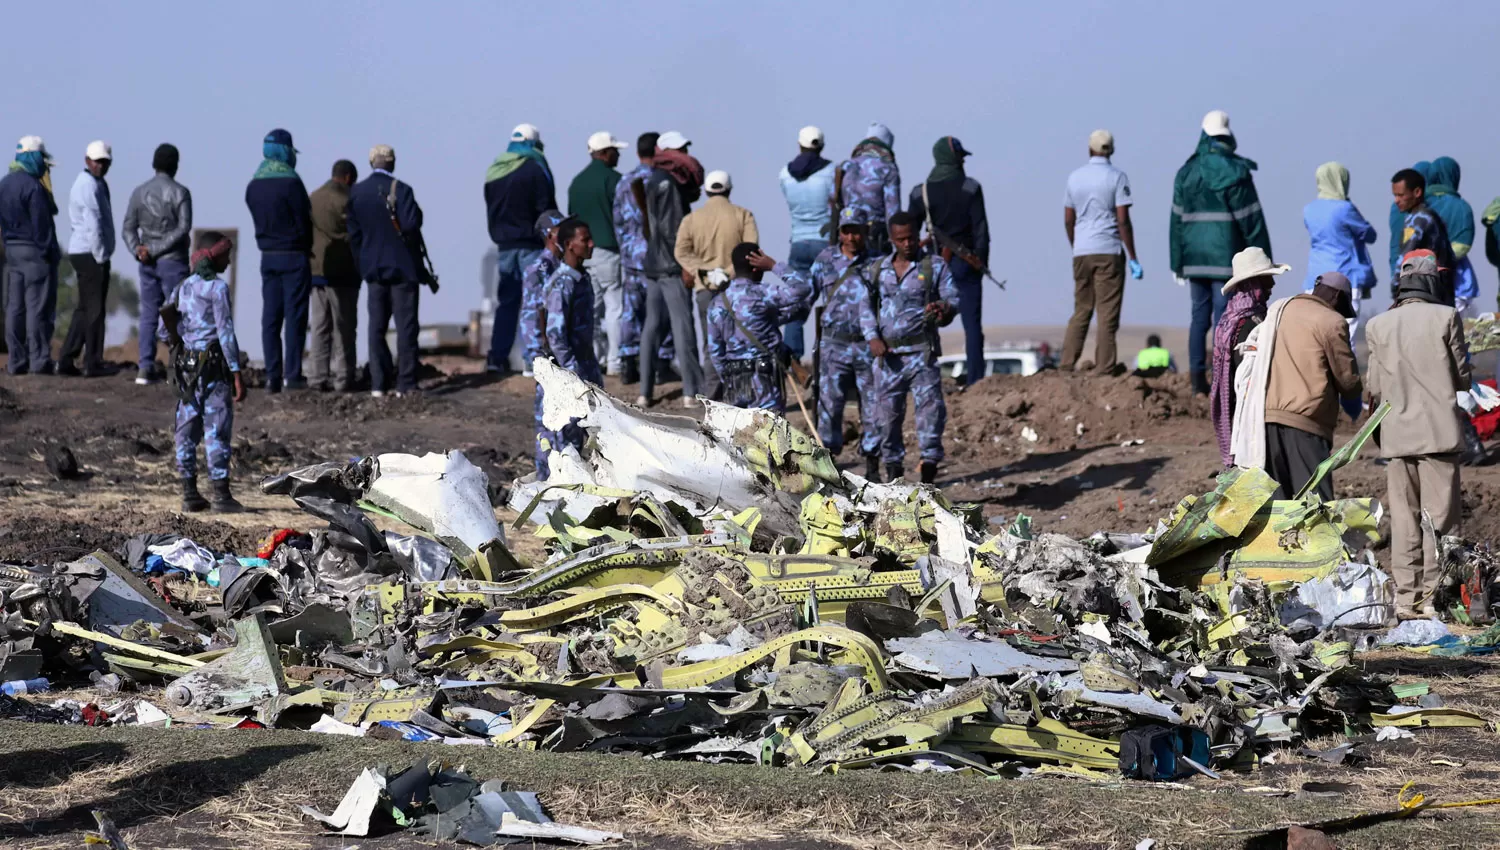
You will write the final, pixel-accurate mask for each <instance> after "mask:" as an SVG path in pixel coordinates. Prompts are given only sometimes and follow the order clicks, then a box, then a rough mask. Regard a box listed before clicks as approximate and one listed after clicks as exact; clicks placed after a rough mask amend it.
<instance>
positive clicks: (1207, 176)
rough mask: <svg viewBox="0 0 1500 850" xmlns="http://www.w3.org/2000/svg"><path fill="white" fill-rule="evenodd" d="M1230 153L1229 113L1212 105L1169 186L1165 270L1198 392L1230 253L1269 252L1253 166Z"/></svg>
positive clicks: (1204, 380) (1203, 386) (1224, 300)
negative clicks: (1181, 305)
mask: <svg viewBox="0 0 1500 850" xmlns="http://www.w3.org/2000/svg"><path fill="white" fill-rule="evenodd" d="M1234 151H1235V139H1234V133H1232V132H1230V130H1229V116H1228V115H1227V114H1226V113H1224V112H1223V111H1221V110H1217V109H1216V110H1214V111H1213V112H1210V113H1208V114H1207V115H1205V116H1204V117H1203V133H1202V134H1201V135H1200V136H1199V137H1198V149H1197V150H1196V151H1194V152H1193V155H1192V156H1190V157H1188V160H1187V162H1185V163H1183V165H1182V168H1180V169H1178V171H1177V179H1176V181H1175V182H1174V183H1173V184H1172V222H1171V249H1172V274H1173V276H1175V277H1176V278H1177V283H1178V285H1180V286H1187V287H1188V288H1189V290H1190V295H1191V296H1192V300H1193V318H1192V323H1191V325H1190V326H1189V329H1188V369H1189V372H1190V373H1191V375H1192V379H1193V392H1195V393H1203V394H1205V395H1207V394H1208V389H1209V386H1208V357H1207V341H1206V337H1207V335H1208V334H1209V333H1210V332H1211V331H1212V330H1213V328H1214V325H1216V324H1218V323H1219V316H1220V315H1221V314H1222V313H1223V312H1224V307H1225V305H1227V304H1228V303H1229V298H1228V296H1226V295H1224V294H1222V292H1221V289H1222V287H1223V285H1224V281H1226V280H1229V278H1230V277H1232V276H1233V275H1234V270H1233V268H1232V261H1233V259H1234V255H1235V254H1237V253H1239V252H1240V251H1242V250H1244V249H1246V248H1249V247H1252V246H1254V247H1257V248H1260V249H1261V250H1263V251H1265V252H1266V255H1267V256H1270V254H1271V235H1270V232H1269V231H1267V230H1266V217H1265V215H1264V213H1262V212H1261V208H1260V198H1259V196H1257V195H1256V193H1255V181H1254V180H1253V179H1252V178H1251V176H1250V172H1252V171H1254V170H1255V168H1256V166H1255V163H1254V162H1253V161H1252V160H1248V159H1246V158H1244V157H1242V156H1239V155H1237V154H1236V153H1235V152H1234Z"/></svg>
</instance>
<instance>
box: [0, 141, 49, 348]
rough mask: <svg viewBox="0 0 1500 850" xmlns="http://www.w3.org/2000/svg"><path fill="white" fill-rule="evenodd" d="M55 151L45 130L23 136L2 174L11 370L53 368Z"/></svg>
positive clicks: (0, 219) (0, 212)
mask: <svg viewBox="0 0 1500 850" xmlns="http://www.w3.org/2000/svg"><path fill="white" fill-rule="evenodd" d="M51 167H52V157H51V156H49V155H48V154H47V145H46V143H45V142H43V141H42V137H41V136H23V137H22V138H21V141H20V142H18V143H17V144H16V160H15V164H14V165H12V166H11V170H10V173H9V174H7V175H5V177H4V179H0V233H4V238H5V286H6V304H5V341H6V343H7V345H8V347H9V348H10V360H9V362H8V363H7V364H6V367H5V369H6V371H7V372H9V373H10V374H12V375H25V374H27V373H28V372H29V373H31V374H34V375H42V374H46V373H49V372H51V371H52V328H53V324H54V322H55V321H56V318H57V317H56V315H55V312H56V310H57V261H58V260H59V259H60V258H61V256H62V255H61V252H60V251H59V250H58V244H57V228H56V225H55V224H54V223H53V221H52V217H53V216H54V215H56V214H57V203H56V202H55V201H54V200H53V198H52V189H51V181H50V179H49V174H50V169H51Z"/></svg>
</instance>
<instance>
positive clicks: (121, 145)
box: [0, 0, 1500, 356]
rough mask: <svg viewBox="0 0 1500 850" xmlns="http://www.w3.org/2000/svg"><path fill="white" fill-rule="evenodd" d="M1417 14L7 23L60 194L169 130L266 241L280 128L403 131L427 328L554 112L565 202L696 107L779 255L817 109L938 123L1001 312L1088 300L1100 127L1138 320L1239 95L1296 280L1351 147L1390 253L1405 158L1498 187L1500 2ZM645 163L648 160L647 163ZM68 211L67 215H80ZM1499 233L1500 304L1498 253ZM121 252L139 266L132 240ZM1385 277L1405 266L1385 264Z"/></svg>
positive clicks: (253, 343) (246, 279) (499, 12)
mask: <svg viewBox="0 0 1500 850" xmlns="http://www.w3.org/2000/svg"><path fill="white" fill-rule="evenodd" d="M1411 14H1412V8H1411V6H1410V5H1409V4H1402V3H1394V2H1389V0H1364V2H1352V0H1341V1H1340V2H1323V1H1322V0H1320V2H1305V0H1303V2H1280V0H1277V2H1263V3H1253V4H1251V3H1246V4H1237V5H1236V4H1206V3H1202V2H1196V3H1185V2H1184V3H1167V2H1163V3H1152V4H1150V5H1149V8H1148V7H1147V4H1143V3H1122V2H1100V0H1094V2H1071V3H1029V2H1028V3H1009V2H993V1H992V2H968V3H965V2H939V0H929V1H928V2H923V3H897V2H887V0H862V2H858V3H854V2H839V3H831V2H815V1H814V0H803V2H790V1H787V2H783V0H773V1H772V2H766V0H760V2H750V3H741V4H724V3H706V2H705V3H693V2H673V0H659V2H654V3H649V4H623V3H604V2H589V1H588V0H574V2H569V3H556V4H552V3H545V4H544V3H524V4H523V3H495V2H489V3H482V2H445V0H432V2H428V3H409V2H408V3H396V2H380V3H376V2H368V3H330V2H302V3H281V2H261V3H224V4H199V3H192V4H190V3H164V2H146V0H137V2H132V3H126V4H119V3H112V4H107V3H82V2H66V1H65V0H59V2H54V3H52V4H50V5H47V6H46V7H45V12H44V14H43V18H44V19H45V20H46V21H50V22H51V23H49V24H47V25H46V26H43V27H39V28H37V29H36V30H35V34H36V37H34V38H29V37H25V36H22V35H20V34H19V33H18V32H16V31H15V30H14V28H12V30H11V37H10V38H8V39H7V45H6V58H7V61H8V63H9V66H10V67H11V69H12V73H11V75H10V78H9V82H8V84H7V85H6V95H5V99H4V108H3V109H0V139H13V138H18V137H20V136H22V135H24V134H29V133H36V134H39V135H41V136H43V137H44V138H45V139H46V140H47V143H48V146H49V148H50V149H51V150H52V151H53V153H54V155H55V156H56V157H57V158H58V161H59V164H58V167H57V170H56V174H55V176H54V179H55V181H56V182H57V185H58V187H59V191H60V192H62V193H66V191H67V187H68V186H70V185H71V183H72V180H73V178H74V176H75V175H76V173H77V171H78V169H79V168H80V167H81V165H82V157H83V149H84V146H85V145H86V144H87V143H88V142H89V141H90V140H91V139H94V138H103V139H106V140H108V141H109V142H110V143H112V144H113V145H114V152H115V158H116V159H115V163H116V164H115V168H114V171H113V172H111V174H110V176H109V180H110V183H111V186H112V188H113V192H114V198H115V207H116V215H117V218H119V217H121V216H123V215H124V208H125V202H126V200H127V198H128V197H129V194H130V190H131V189H132V188H133V187H134V186H135V185H136V184H137V183H139V182H141V181H142V180H145V179H146V178H148V177H149V176H150V171H151V169H150V163H151V151H152V149H153V148H154V147H155V146H156V144H157V143H159V142H162V141H171V142H173V143H175V144H176V145H177V146H178V147H179V148H181V150H182V168H181V172H180V173H179V175H178V177H179V179H180V180H182V181H183V182H184V183H185V184H186V185H187V186H189V187H190V188H191V189H192V191H193V200H194V204H195V207H196V219H197V223H198V224H199V225H205V226H209V225H212V226H239V227H240V228H241V229H242V231H241V232H242V233H244V234H246V235H247V236H248V235H249V232H250V231H249V228H250V217H249V214H248V213H247V211H246V209H245V205H244V188H245V183H246V181H247V180H248V179H249V177H250V175H251V173H252V172H254V170H255V167H256V165H257V164H258V163H259V161H260V143H261V138H262V137H263V136H264V134H265V133H266V131H267V130H270V129H271V128H272V127H286V128H287V129H289V130H291V131H292V133H293V135H294V136H295V137H296V142H297V146H298V148H299V149H300V150H301V151H302V153H301V156H300V160H299V163H298V170H299V171H300V172H301V174H302V176H303V180H304V181H305V182H306V183H307V185H308V189H309V190H311V189H313V188H316V187H317V186H318V185H320V184H321V183H322V182H323V180H325V179H326V177H327V174H328V170H329V168H330V166H331V165H332V162H333V161H334V160H335V159H337V158H340V157H344V158H349V159H352V160H354V161H355V162H356V163H357V164H358V165H359V166H360V171H361V175H362V176H363V174H364V173H365V171H367V165H366V156H367V153H368V150H369V148H370V146H371V145H373V144H376V143H385V144H390V145H392V146H394V147H395V149H396V152H397V157H398V165H397V173H398V175H399V176H400V177H401V178H402V179H403V180H405V181H407V182H408V183H409V184H410V185H412V186H413V187H414V188H415V190H416V194H417V199H418V200H419V201H420V202H421V204H422V206H423V209H424V210H425V212H426V216H427V226H426V233H427V241H428V244H429V245H430V246H431V250H432V254H433V257H434V260H435V261H436V264H437V267H438V271H439V274H440V275H441V276H442V278H443V291H442V293H440V294H439V295H438V296H436V297H426V298H424V301H423V319H424V320H429V321H433V320H454V321H457V320H461V319H463V318H464V317H466V316H467V313H468V310H470V309H471V308H473V307H475V306H477V302H478V300H479V297H480V284H479V280H478V270H479V265H480V258H481V256H482V255H483V253H484V251H485V249H486V248H487V247H488V244H489V243H488V236H487V230H486V227H485V219H484V205H483V200H482V184H483V177H484V172H485V168H486V167H487V166H488V165H489V163H490V161H491V160H492V159H493V158H494V157H495V156H496V154H498V153H499V152H500V151H502V150H503V149H504V147H505V143H506V139H507V136H508V134H509V132H510V130H511V128H512V127H513V126H514V125H516V124H518V123H520V122H523V121H525V122H531V123H533V124H536V125H537V126H538V127H540V128H541V132H542V137H543V140H544V141H545V142H546V143H547V154H548V157H549V160H550V162H551V164H552V166H553V169H554V170H555V171H556V173H557V174H558V177H559V182H560V184H561V185H560V187H559V194H562V193H563V192H564V191H565V187H566V184H567V181H569V180H570V179H571V178H572V176H573V174H575V173H576V172H577V171H578V170H579V169H580V168H582V167H583V165H584V164H585V162H586V153H585V149H584V142H585V139H586V138H587V137H588V135H589V133H591V132H593V131H595V130H600V129H607V130H610V131H612V132H614V133H615V134H616V135H617V136H619V137H620V138H622V139H628V140H630V141H633V140H634V138H635V136H636V135H637V134H638V133H640V132H642V131H644V130H669V129H676V130H681V131H682V132H683V133H685V134H686V135H687V136H688V137H689V138H691V139H693V141H694V143H695V144H694V146H693V153H694V154H696V155H697V156H698V157H699V158H700V159H701V160H702V161H703V163H704V165H705V166H706V167H707V168H709V169H714V168H723V169H726V170H728V171H730V172H731V174H733V176H734V179H735V185H736V189H735V194H734V200H735V201H736V202H738V203H741V204H744V205H745V206H747V207H749V208H750V209H751V210H753V211H754V212H755V214H756V217H757V219H758V220H759V223H760V227H761V234H762V242H763V243H764V244H765V246H766V248H767V250H768V251H769V252H771V253H772V254H773V256H776V257H778V258H785V256H786V239H787V217H786V208H785V205H784V203H783V201H782V198H781V193H780V190H779V187H778V184H777V180H776V175H777V172H778V170H779V169H780V167H781V165H782V164H783V163H784V162H785V161H786V160H788V159H789V158H791V157H792V156H793V155H795V153H796V133H797V130H798V128H800V127H802V126H803V125H805V124H817V125H818V126H820V127H822V128H823V130H824V132H825V133H826V134H827V138H828V154H829V156H830V158H833V157H842V156H844V155H847V153H848V150H849V148H850V147H851V146H852V145H853V144H854V143H856V142H857V141H858V140H859V138H860V136H861V135H862V131H863V130H864V128H865V126H866V125H867V124H868V123H869V122H870V121H872V120H879V121H883V122H885V123H886V124H888V125H889V126H890V127H891V128H892V130H893V131H894V132H895V134H896V146H895V147H896V155H897V161H898V164H899V165H900V166H901V170H902V178H903V195H904V194H905V192H906V191H908V190H909V188H910V187H911V186H912V185H914V184H915V183H916V182H918V181H920V180H921V179H923V177H925V175H926V173H927V171H928V169H929V168H930V167H931V164H932V162H931V155H930V149H931V146H932V143H933V141H934V140H935V139H937V138H938V137H939V136H942V135H948V134H951V135H955V136H958V137H959V138H960V139H962V140H963V142H964V145H965V147H967V148H969V149H970V150H972V151H973V152H974V156H973V158H972V159H970V160H969V173H970V175H971V176H973V177H975V178H977V179H978V180H980V181H981V182H982V183H983V184H984V188H985V194H986V197H987V199H988V205H989V216H990V222H991V229H992V231H993V233H994V249H993V254H992V258H991V259H992V264H993V266H994V268H995V271H996V273H997V275H998V276H1000V277H1002V278H1007V279H1009V281H1010V290H1009V292H1008V293H1006V294H1003V295H1002V294H1000V293H998V292H997V291H996V290H994V289H993V288H992V289H990V290H988V291H987V292H986V294H985V313H986V318H987V319H988V320H989V321H991V322H1005V323H1049V324H1052V323H1059V322H1063V321H1066V319H1067V316H1068V315H1069V314H1070V312H1071V309H1072V298H1071V292H1072V280H1071V266H1070V262H1069V256H1070V255H1069V249H1068V245H1067V241H1066V239H1065V238H1064V235H1063V229H1062V211H1061V209H1060V208H1061V205H1062V189H1063V183H1064V180H1065V179H1066V177H1067V174H1068V172H1069V171H1070V170H1071V169H1073V168H1074V167H1076V166H1077V165H1079V164H1080V163H1081V162H1082V161H1083V160H1084V159H1085V157H1086V155H1087V153H1086V148H1087V137H1088V134H1089V131H1091V130H1093V129H1094V128H1096V127H1107V128H1109V129H1110V130H1112V131H1114V133H1115V137H1116V139H1117V146H1118V152H1117V154H1116V156H1115V163H1116V165H1118V166H1119V167H1120V168H1123V169H1124V170H1125V171H1126V172H1127V173H1128V174H1129V175H1130V179H1131V183H1132V186H1133V189H1134V196H1135V199H1136V204H1135V211H1134V218H1135V221H1136V240H1137V247H1138V249H1139V251H1140V258H1141V261H1142V263H1143V264H1144V265H1145V268H1146V278H1145V280H1143V281H1140V282H1132V283H1131V284H1130V286H1129V288H1128V290H1127V295H1126V300H1125V313H1124V320H1125V322H1126V323H1146V322H1152V323H1155V322H1162V323H1172V324H1183V325H1185V324H1186V323H1187V318H1188V306H1187V299H1186V296H1185V294H1184V293H1183V292H1182V291H1181V290H1179V289H1178V288H1177V287H1176V286H1175V285H1173V283H1172V280H1171V276H1170V274H1169V272H1168V270H1167V236H1166V229H1167V216H1168V208H1169V206H1170V203H1171V185H1172V176H1173V174H1174V173H1175V171H1176V169H1177V168H1178V167H1179V166H1180V165H1181V164H1182V161H1183V160H1184V159H1185V158H1186V157H1187V156H1188V155H1189V154H1190V153H1191V152H1192V149H1193V146H1194V144H1195V143H1196V140H1197V136H1198V124H1199V121H1200V119H1201V118H1202V116H1203V113H1205V112H1206V111H1208V110H1210V109H1216V108H1217V109H1224V110H1227V111H1228V112H1229V114H1230V115H1231V117H1232V121H1233V126H1234V130H1235V133H1236V135H1237V136H1238V138H1239V141H1240V152H1241V153H1242V154H1244V155H1245V156H1248V157H1250V158H1251V159H1254V160H1256V161H1257V162H1259V164H1260V170H1259V171H1258V172H1257V176H1256V184H1257V186H1258V187H1259V189H1260V194H1261V198H1262V200H1263V202H1264V204H1265V207H1266V217H1267V220H1268V221H1269V223H1270V227H1271V236H1272V245H1273V248H1274V254H1275V257H1276V259H1277V260H1278V261H1282V262H1288V263H1290V264H1291V265H1292V266H1293V270H1294V271H1293V273H1292V274H1290V275H1288V276H1287V277H1286V278H1284V281H1286V282H1284V283H1283V284H1282V285H1281V286H1280V287H1279V288H1278V292H1279V293H1283V292H1290V291H1291V290H1292V288H1293V287H1296V286H1300V283H1301V280H1302V275H1303V273H1304V272H1305V263H1306V258H1307V238H1306V234H1305V231H1304V230H1303V227H1302V217H1301V211H1302V207H1303V205H1304V204H1305V203H1306V202H1307V201H1309V200H1311V199H1312V198H1313V197H1314V196H1315V193H1314V188H1313V171H1314V169H1315V168H1316V167H1317V166H1318V165H1319V164H1320V163H1322V162H1325V161H1327V160H1330V159H1337V160H1339V161H1341V162H1343V163H1344V164H1345V165H1347V166H1348V167H1349V170H1350V171H1351V172H1352V174H1353V187H1352V193H1351V194H1352V198H1353V200H1354V201H1355V203H1356V204H1358V205H1359V206H1360V208H1361V210H1362V211H1363V212H1364V213H1365V215H1366V217H1367V218H1369V219H1370V220H1371V222H1372V223H1374V224H1375V225H1376V227H1377V228H1378V229H1379V230H1380V231H1381V241H1380V242H1379V243H1378V244H1377V245H1376V246H1375V249H1374V253H1375V255H1376V256H1377V257H1381V258H1383V257H1384V256H1385V253H1386V250H1387V249H1386V239H1387V238H1388V235H1389V234H1388V233H1387V232H1386V224H1385V220H1386V213H1387V209H1388V207H1389V203H1390V191H1389V184H1388V178H1389V177H1390V175H1391V174H1392V173H1394V172H1395V171H1396V170H1397V169H1398V168H1400V167H1403V166H1407V165H1410V164H1411V163H1412V162H1414V161H1416V160H1418V159H1431V158H1433V157H1435V156H1438V155H1443V154H1446V155H1450V156H1453V157H1454V158H1456V159H1457V160H1458V161H1459V162H1460V163H1461V164H1462V166H1463V169H1464V172H1463V173H1464V177H1463V185H1462V191H1463V194H1464V196H1465V197H1466V198H1467V199H1468V200H1469V202H1470V203H1471V204H1473V205H1474V207H1475V208H1476V211H1477V210H1478V209H1481V208H1482V207H1483V206H1484V205H1485V204H1486V203H1487V202H1488V201H1489V199H1490V198H1491V197H1493V196H1494V195H1495V194H1496V193H1500V165H1497V162H1496V159H1497V155H1496V154H1495V147H1494V140H1495V138H1496V127H1495V126H1493V125H1494V124H1495V122H1496V121H1497V119H1496V118H1495V117H1494V116H1493V115H1492V114H1488V113H1487V112H1486V111H1484V108H1483V107H1484V105H1485V104H1487V103H1490V102H1491V101H1492V98H1491V97H1490V94H1491V92H1490V91H1489V90H1490V89H1491V88H1492V87H1493V86H1494V84H1495V77H1494V71H1493V68H1494V63H1493V53H1494V36H1495V33H1496V32H1500V6H1496V5H1495V4H1493V3H1484V2H1467V3H1465V2H1442V3H1438V4H1434V5H1433V7H1432V11H1431V12H1427V11H1424V12H1422V13H1421V14H1420V16H1419V17H1420V20H1421V22H1422V25H1421V27H1420V30H1421V31H1420V33H1418V32H1414V27H1413V26H1412V25H1411V23H1410V20H1411V17H1410V16H1411ZM1435 33H1440V34H1441V35H1440V36H1435V35H1434V34H1435ZM25 69H30V70H29V71H26V70H25ZM633 164H634V155H633V153H631V152H627V153H626V156H625V159H624V160H623V161H622V165H623V166H624V167H627V168H628V167H630V166H632V165H633ZM59 226H60V227H61V228H63V229H64V230H66V216H65V215H64V216H60V217H59ZM246 243H247V244H245V245H244V246H243V247H242V250H241V253H240V258H241V274H240V293H239V295H238V299H237V301H238V303H237V305H236V315H237V318H238V320H239V327H240V338H241V341H242V344H243V345H244V346H245V347H246V348H247V349H248V350H249V351H251V352H252V353H255V354H258V353H259V348H260V346H259V332H258V327H259V324H258V319H259V277H258V273H257V269H258V262H259V261H258V257H257V255H256V254H255V251H254V243H253V240H250V239H247V240H246ZM1479 253H1480V254H1481V256H1479V257H1476V266H1477V267H1478V270H1479V274H1480V279H1481V285H1482V287H1483V290H1484V294H1483V296H1482V299H1481V303H1482V304H1484V305H1486V306H1489V305H1493V303H1494V302H1493V301H1492V300H1491V299H1492V298H1493V296H1494V292H1495V284H1496V276H1495V272H1494V269H1493V267H1491V266H1490V265H1489V264H1488V263H1486V262H1484V260H1483V258H1482V249H1481V250H1480V252H1479ZM115 261H116V267H117V269H118V270H120V271H123V272H126V273H127V274H131V275H132V276H133V275H134V263H133V262H130V261H129V258H128V257H127V256H126V252H125V250H124V248H123V246H121V247H120V249H119V250H118V252H117V254H116V255H115ZM1377 271H1378V272H1379V274H1380V278H1381V280H1382V282H1384V281H1385V278H1386V272H1385V270H1384V265H1383V263H1377ZM1382 288H1383V287H1382ZM1377 303H1383V299H1379V298H1377ZM361 339H362V337H361ZM360 353H361V356H363V354H364V345H363V342H361V345H360Z"/></svg>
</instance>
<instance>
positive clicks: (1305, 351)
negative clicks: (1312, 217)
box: [1225, 248, 1364, 501]
mask: <svg viewBox="0 0 1500 850" xmlns="http://www.w3.org/2000/svg"><path fill="white" fill-rule="evenodd" d="M1252 251H1253V252H1254V253H1255V254H1257V255H1259V256H1257V257H1256V258H1255V259H1256V260H1258V261H1260V262H1261V263H1262V267H1261V268H1259V269H1256V268H1248V269H1246V268H1243V267H1241V266H1240V265H1239V264H1238V263H1236V274H1235V275H1234V277H1232V278H1230V280H1229V283H1228V284H1225V288H1226V289H1227V288H1229V284H1232V283H1236V282H1238V280H1240V279H1243V278H1245V277H1256V276H1259V275H1261V274H1267V273H1270V274H1280V273H1281V272H1280V271H1276V269H1279V270H1281V271H1284V270H1286V269H1287V266H1285V265H1279V266H1275V267H1273V268H1272V270H1269V271H1268V270H1267V269H1266V268H1265V267H1266V266H1269V265H1270V260H1269V258H1267V257H1265V255H1264V253H1262V252H1260V251H1258V250H1256V249H1254V248H1250V249H1246V251H1245V252H1244V253H1246V254H1248V253H1250V252H1252ZM1238 259H1240V258H1239V257H1237V258H1236V260H1238ZM1272 312H1275V313H1279V316H1275V317H1272V316H1269V315H1268V317H1267V324H1269V325H1271V326H1273V327H1274V329H1275V330H1274V334H1275V336H1274V340H1273V342H1272V345H1271V361H1270V364H1269V367H1270V374H1269V377H1268V379H1267V381H1266V404H1265V411H1266V413H1265V421H1266V448H1265V470H1266V472H1267V473H1269V474H1270V476H1271V477H1272V478H1274V479H1276V483H1277V485H1278V486H1277V491H1276V492H1277V495H1276V498H1278V499H1290V498H1292V496H1294V495H1295V494H1296V493H1297V491H1298V490H1301V489H1302V485H1304V484H1306V483H1307V481H1308V479H1310V478H1311V477H1312V474H1313V472H1314V471H1316V470H1317V468H1318V465H1319V464H1321V463H1322V462H1323V461H1325V460H1327V459H1328V455H1329V453H1330V452H1332V450H1333V429H1334V426H1335V425H1337V424H1338V419H1339V399H1340V398H1346V399H1357V398H1359V396H1360V392H1361V391H1362V390H1363V388H1364V387H1363V385H1362V384H1361V382H1360V378H1359V366H1358V365H1357V364H1356V363H1355V362H1354V349H1352V348H1350V346H1349V322H1348V320H1349V319H1352V318H1354V292H1353V286H1352V285H1350V283H1349V278H1347V277H1345V276H1344V275H1342V274H1340V273H1339V272H1324V273H1323V274H1321V275H1319V276H1318V279H1317V283H1316V284H1314V285H1313V291H1312V292H1308V293H1303V294H1301V295H1298V296H1296V297H1294V298H1291V299H1289V300H1287V301H1286V303H1285V304H1284V305H1280V306H1279V310H1278V309H1277V308H1276V307H1275V306H1273V309H1272ZM1262 355H1264V352H1262ZM1242 403H1243V401H1242ZM1313 492H1315V493H1317V494H1318V495H1319V496H1320V497H1322V498H1323V499H1324V500H1325V501H1330V500H1332V499H1333V478H1332V476H1328V475H1325V476H1323V480H1322V481H1319V482H1318V486H1317V488H1316V489H1315V490H1314V491H1313Z"/></svg>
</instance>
